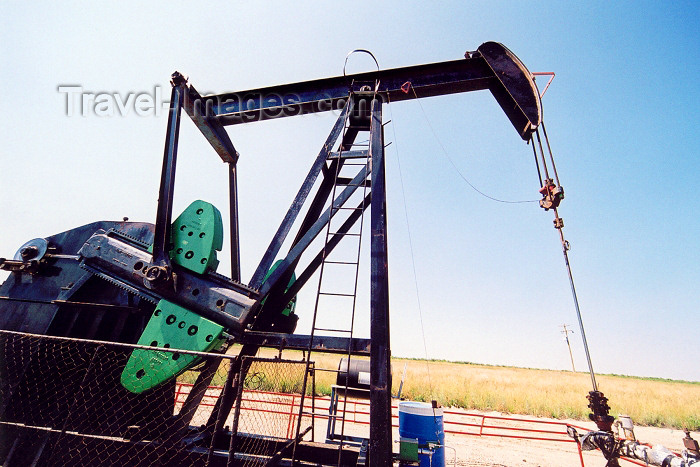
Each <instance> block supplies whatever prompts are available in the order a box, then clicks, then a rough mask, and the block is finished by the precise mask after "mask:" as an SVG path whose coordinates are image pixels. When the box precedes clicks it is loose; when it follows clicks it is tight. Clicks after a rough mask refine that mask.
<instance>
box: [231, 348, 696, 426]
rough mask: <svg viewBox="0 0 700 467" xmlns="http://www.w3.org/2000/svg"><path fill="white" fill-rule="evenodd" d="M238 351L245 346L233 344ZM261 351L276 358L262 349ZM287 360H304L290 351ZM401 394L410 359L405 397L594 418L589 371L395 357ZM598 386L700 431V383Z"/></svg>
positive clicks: (629, 406) (610, 381) (320, 374)
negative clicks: (590, 401) (589, 395)
mask: <svg viewBox="0 0 700 467" xmlns="http://www.w3.org/2000/svg"><path fill="white" fill-rule="evenodd" d="M232 352H237V349H236V348H234V349H232ZM260 355H261V356H265V357H272V356H276V355H277V352H275V351H273V350H265V349H263V350H261V353H260ZM283 357H284V358H290V359H299V358H301V355H300V353H298V352H291V351H286V352H285V353H284V355H283ZM312 359H313V360H314V361H315V363H316V368H327V369H332V370H335V369H337V368H338V361H339V359H340V356H338V355H328V354H320V353H315V354H313V356H312ZM392 362H393V363H392V365H393V372H394V377H393V393H394V394H396V392H397V391H398V387H399V383H400V381H401V374H402V372H403V368H404V364H405V365H406V367H407V369H406V382H405V384H404V387H403V393H402V396H403V397H404V398H406V399H411V400H418V401H429V400H432V399H435V400H437V401H438V402H439V403H440V404H441V405H443V406H445V407H461V408H464V409H475V410H485V411H490V410H495V411H499V412H505V413H511V414H523V415H533V416H537V417H551V418H572V419H578V420H588V413H589V409H588V407H587V405H588V401H587V400H586V395H587V394H588V391H590V390H591V381H590V376H589V375H588V374H587V373H572V372H569V371H552V370H536V369H525V368H514V367H501V366H488V365H474V364H469V363H453V362H441V361H425V360H407V359H392ZM596 379H597V381H598V386H599V389H600V390H601V391H603V392H604V393H605V395H606V397H608V399H609V404H610V407H611V415H617V414H619V413H625V414H627V415H629V416H630V417H632V419H633V420H634V422H635V423H636V424H638V425H647V426H657V427H669V428H670V427H672V428H687V429H691V430H696V431H697V430H700V383H691V382H683V381H669V380H658V379H652V378H636V377H627V376H615V375H598V376H597V377H596ZM334 381H335V373H332V372H324V371H317V373H316V390H317V392H318V393H320V394H330V386H331V385H332V384H333V383H334Z"/></svg>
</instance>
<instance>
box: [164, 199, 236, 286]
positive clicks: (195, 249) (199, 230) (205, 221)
mask: <svg viewBox="0 0 700 467" xmlns="http://www.w3.org/2000/svg"><path fill="white" fill-rule="evenodd" d="M171 238H172V244H173V249H172V250H171V251H170V258H171V259H172V261H173V262H175V263H177V264H179V265H180V266H182V267H184V268H187V269H189V270H190V271H193V272H196V273H198V274H204V273H205V272H207V271H215V270H216V268H217V266H218V265H219V260H218V259H217V258H216V252H217V251H221V248H222V246H223V243H224V224H223V222H222V221H221V213H220V212H219V210H218V209H216V208H215V207H214V205H212V204H210V203H207V202H206V201H201V200H197V201H194V202H193V203H192V204H190V205H189V206H188V207H187V209H185V210H184V211H183V212H182V214H180V215H179V216H178V218H177V219H175V222H173V226H172V236H171Z"/></svg>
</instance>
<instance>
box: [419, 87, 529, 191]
mask: <svg viewBox="0 0 700 467" xmlns="http://www.w3.org/2000/svg"><path fill="white" fill-rule="evenodd" d="M410 86H411V90H412V91H413V96H414V97H415V99H416V102H418V105H419V106H420V109H421V112H423V117H424V118H425V121H426V123H427V124H428V128H430V131H431V132H432V133H433V137H434V138H435V140H436V141H437V143H438V145H439V146H440V148H441V149H442V153H443V154H444V156H445V157H446V158H447V160H448V161H449V163H450V165H452V168H454V170H455V172H457V174H458V175H459V176H460V178H461V179H462V180H464V181H465V182H466V184H467V185H469V186H470V187H471V189H472V190H474V191H476V192H477V193H479V194H480V195H481V196H483V197H484V198H487V199H490V200H491V201H496V202H498V203H505V204H522V203H537V202H538V201H539V200H536V199H528V200H517V201H511V200H505V199H500V198H496V197H493V196H490V195H487V194H486V193H484V192H483V191H481V190H479V189H478V188H477V187H476V186H474V184H473V183H472V182H470V181H469V179H467V177H466V176H465V175H464V174H463V173H462V171H461V170H459V168H458V167H457V164H455V163H454V161H453V160H452V158H451V157H450V155H449V153H448V152H447V149H445V146H444V145H443V144H442V141H440V138H438V135H437V133H436V132H435V129H434V128H433V125H432V124H431V123H430V119H429V118H428V114H427V113H426V112H425V109H424V108H423V104H421V102H420V98H419V97H418V94H416V88H414V87H413V84H411V85H410Z"/></svg>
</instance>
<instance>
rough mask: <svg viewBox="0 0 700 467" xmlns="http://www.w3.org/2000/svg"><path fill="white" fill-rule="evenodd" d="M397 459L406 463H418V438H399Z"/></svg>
mask: <svg viewBox="0 0 700 467" xmlns="http://www.w3.org/2000/svg"><path fill="white" fill-rule="evenodd" d="M399 459H400V460H401V461H402V462H404V465H406V464H415V465H418V464H419V463H420V459H419V457H418V439H415V438H403V437H402V438H401V440H400V441H399Z"/></svg>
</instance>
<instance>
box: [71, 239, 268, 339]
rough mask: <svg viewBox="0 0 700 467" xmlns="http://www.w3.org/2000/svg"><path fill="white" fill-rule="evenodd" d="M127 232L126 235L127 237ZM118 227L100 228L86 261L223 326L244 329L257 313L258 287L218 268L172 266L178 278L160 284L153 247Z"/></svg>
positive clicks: (144, 293)
mask: <svg viewBox="0 0 700 467" xmlns="http://www.w3.org/2000/svg"><path fill="white" fill-rule="evenodd" d="M122 237H123V238H122ZM141 247H142V245H138V246H137V245H136V244H134V243H133V242H131V241H130V239H129V238H127V237H124V236H122V235H121V234H119V233H118V232H114V231H110V232H105V231H103V230H98V231H97V232H96V233H95V234H93V235H92V237H90V238H89V239H88V240H87V241H86V242H85V244H84V245H83V246H82V248H81V249H80V251H79V252H78V254H79V255H80V258H81V266H82V267H84V268H85V269H87V270H89V271H91V272H94V273H96V275H98V276H99V277H101V278H103V279H106V280H109V281H111V282H114V283H117V285H120V286H122V287H125V288H127V290H130V291H132V292H135V293H136V294H137V295H139V296H141V297H143V298H145V299H147V300H150V301H156V302H157V301H159V300H168V301H170V302H173V303H176V304H178V305H180V306H182V307H184V308H186V309H188V310H192V311H194V312H196V313H198V314H200V315H201V316H203V317H205V318H207V319H210V320H211V321H213V322H215V323H217V324H220V325H221V326H224V327H225V328H226V329H228V331H229V332H231V333H234V334H237V333H241V332H243V330H244V329H245V327H246V325H247V324H248V322H249V321H250V319H252V316H253V313H251V311H252V310H253V308H254V306H255V305H256V303H257V301H258V292H257V291H255V290H254V289H251V288H249V287H247V286H245V285H243V284H239V283H236V282H233V281H230V280H228V279H226V278H224V277H223V276H220V275H218V274H213V275H208V274H207V275H199V274H196V273H193V272H190V271H188V270H186V269H183V268H180V267H178V266H176V265H174V266H173V273H174V276H175V277H176V279H175V281H174V283H175V284H176V288H175V287H173V283H170V282H168V283H165V284H160V285H158V284H157V283H154V281H153V277H152V275H150V274H149V272H150V271H152V270H153V269H154V268H157V265H155V264H153V257H152V255H151V254H150V253H148V252H147V251H145V249H142V248H141Z"/></svg>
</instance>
